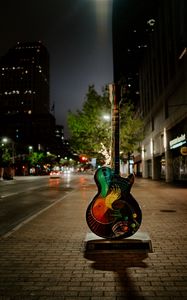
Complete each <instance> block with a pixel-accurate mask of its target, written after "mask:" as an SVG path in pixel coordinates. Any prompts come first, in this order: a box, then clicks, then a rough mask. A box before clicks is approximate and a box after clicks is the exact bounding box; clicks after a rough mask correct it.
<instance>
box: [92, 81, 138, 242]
mask: <svg viewBox="0 0 187 300" xmlns="http://www.w3.org/2000/svg"><path fill="white" fill-rule="evenodd" d="M109 88H110V89H111V92H110V95H111V102H112V149H111V150H112V151H111V155H112V161H111V168H110V167H101V168H99V169H97V171H96V173H95V175H94V179H95V182H96V185H97V187H98V193H97V194H96V196H95V197H94V198H93V200H92V201H91V202H90V204H89V206H88V208H87V211H86V221H87V224H88V226H89V228H90V229H91V231H92V232H93V233H95V234H96V235H98V236H100V237H103V238H106V239H120V238H127V237H129V236H131V235H133V234H134V233H135V232H136V231H137V230H138V229H139V227H140V225H141V221H142V213H141V209H140V207H139V205H138V203H137V201H136V200H135V199H134V197H133V196H132V194H131V193H130V191H131V187H132V185H133V183H134V175H133V174H130V175H129V176H128V177H127V178H123V177H121V176H120V175H119V100H118V99H119V98H120V90H119V89H120V88H119V86H118V85H115V84H112V85H110V86H109Z"/></svg>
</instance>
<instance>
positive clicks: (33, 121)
mask: <svg viewBox="0 0 187 300" xmlns="http://www.w3.org/2000/svg"><path fill="white" fill-rule="evenodd" d="M54 132H55V118H54V116H53V115H52V114H51V113H50V98H49V54H48V51H47V49H46V47H45V46H44V45H43V44H42V43H41V42H40V41H39V42H33V43H32V42H27V43H20V42H18V43H17V44H16V45H15V46H14V47H12V48H11V49H9V51H8V52H7V54H5V55H4V56H3V57H1V59H0V137H3V136H7V137H9V138H10V139H12V140H13V141H14V143H15V145H17V149H18V150H20V149H19V148H20V147H22V148H23V149H22V151H26V148H27V146H28V145H33V147H34V148H35V149H36V150H38V149H39V150H40V149H46V148H48V145H52V144H53V143H54V137H55V135H54ZM24 148H25V149H24Z"/></svg>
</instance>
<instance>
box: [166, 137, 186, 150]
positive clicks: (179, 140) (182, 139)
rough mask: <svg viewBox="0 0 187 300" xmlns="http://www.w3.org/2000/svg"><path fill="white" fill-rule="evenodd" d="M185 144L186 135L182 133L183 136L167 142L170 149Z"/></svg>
mask: <svg viewBox="0 0 187 300" xmlns="http://www.w3.org/2000/svg"><path fill="white" fill-rule="evenodd" d="M185 143H186V135H185V133H184V134H181V136H178V137H177V138H175V139H174V140H171V141H170V142H169V145H170V149H174V148H178V147H180V146H182V145H183V144H185Z"/></svg>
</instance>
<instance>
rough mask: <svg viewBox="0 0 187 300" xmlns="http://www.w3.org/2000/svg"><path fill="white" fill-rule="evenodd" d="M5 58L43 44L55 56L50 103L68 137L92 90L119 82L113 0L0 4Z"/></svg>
mask: <svg viewBox="0 0 187 300" xmlns="http://www.w3.org/2000/svg"><path fill="white" fill-rule="evenodd" d="M0 40H1V43H0V56H2V55H4V54H5V53H6V52H7V51H8V49H9V48H11V47H13V46H14V45H15V44H16V42H18V41H20V42H25V41H28V42H33V41H38V40H41V41H42V42H43V44H44V45H45V46H46V47H47V49H48V52H49V55H50V102H51V106H52V104H53V103H55V118H56V122H57V124H60V125H64V127H65V134H66V133H67V125H66V116H67V111H68V110H72V111H75V110H76V109H81V107H82V104H83V101H84V99H85V95H86V92H87V89H88V85H89V84H94V85H95V87H96V89H97V91H98V92H101V89H102V87H104V86H105V85H106V84H108V83H110V82H112V81H113V59H112V0H31V1H25V0H7V1H5V0H4V1H3V0H2V1H1V4H0Z"/></svg>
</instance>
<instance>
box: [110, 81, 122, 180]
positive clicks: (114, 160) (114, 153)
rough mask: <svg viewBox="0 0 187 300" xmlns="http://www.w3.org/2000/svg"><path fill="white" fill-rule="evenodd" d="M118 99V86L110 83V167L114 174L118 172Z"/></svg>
mask: <svg viewBox="0 0 187 300" xmlns="http://www.w3.org/2000/svg"><path fill="white" fill-rule="evenodd" d="M119 101H120V87H119V85H117V84H113V85H112V97H111V103H112V105H111V115H112V141H111V168H112V169H113V170H114V172H115V174H116V175H119V173H120V159H119Z"/></svg>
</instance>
